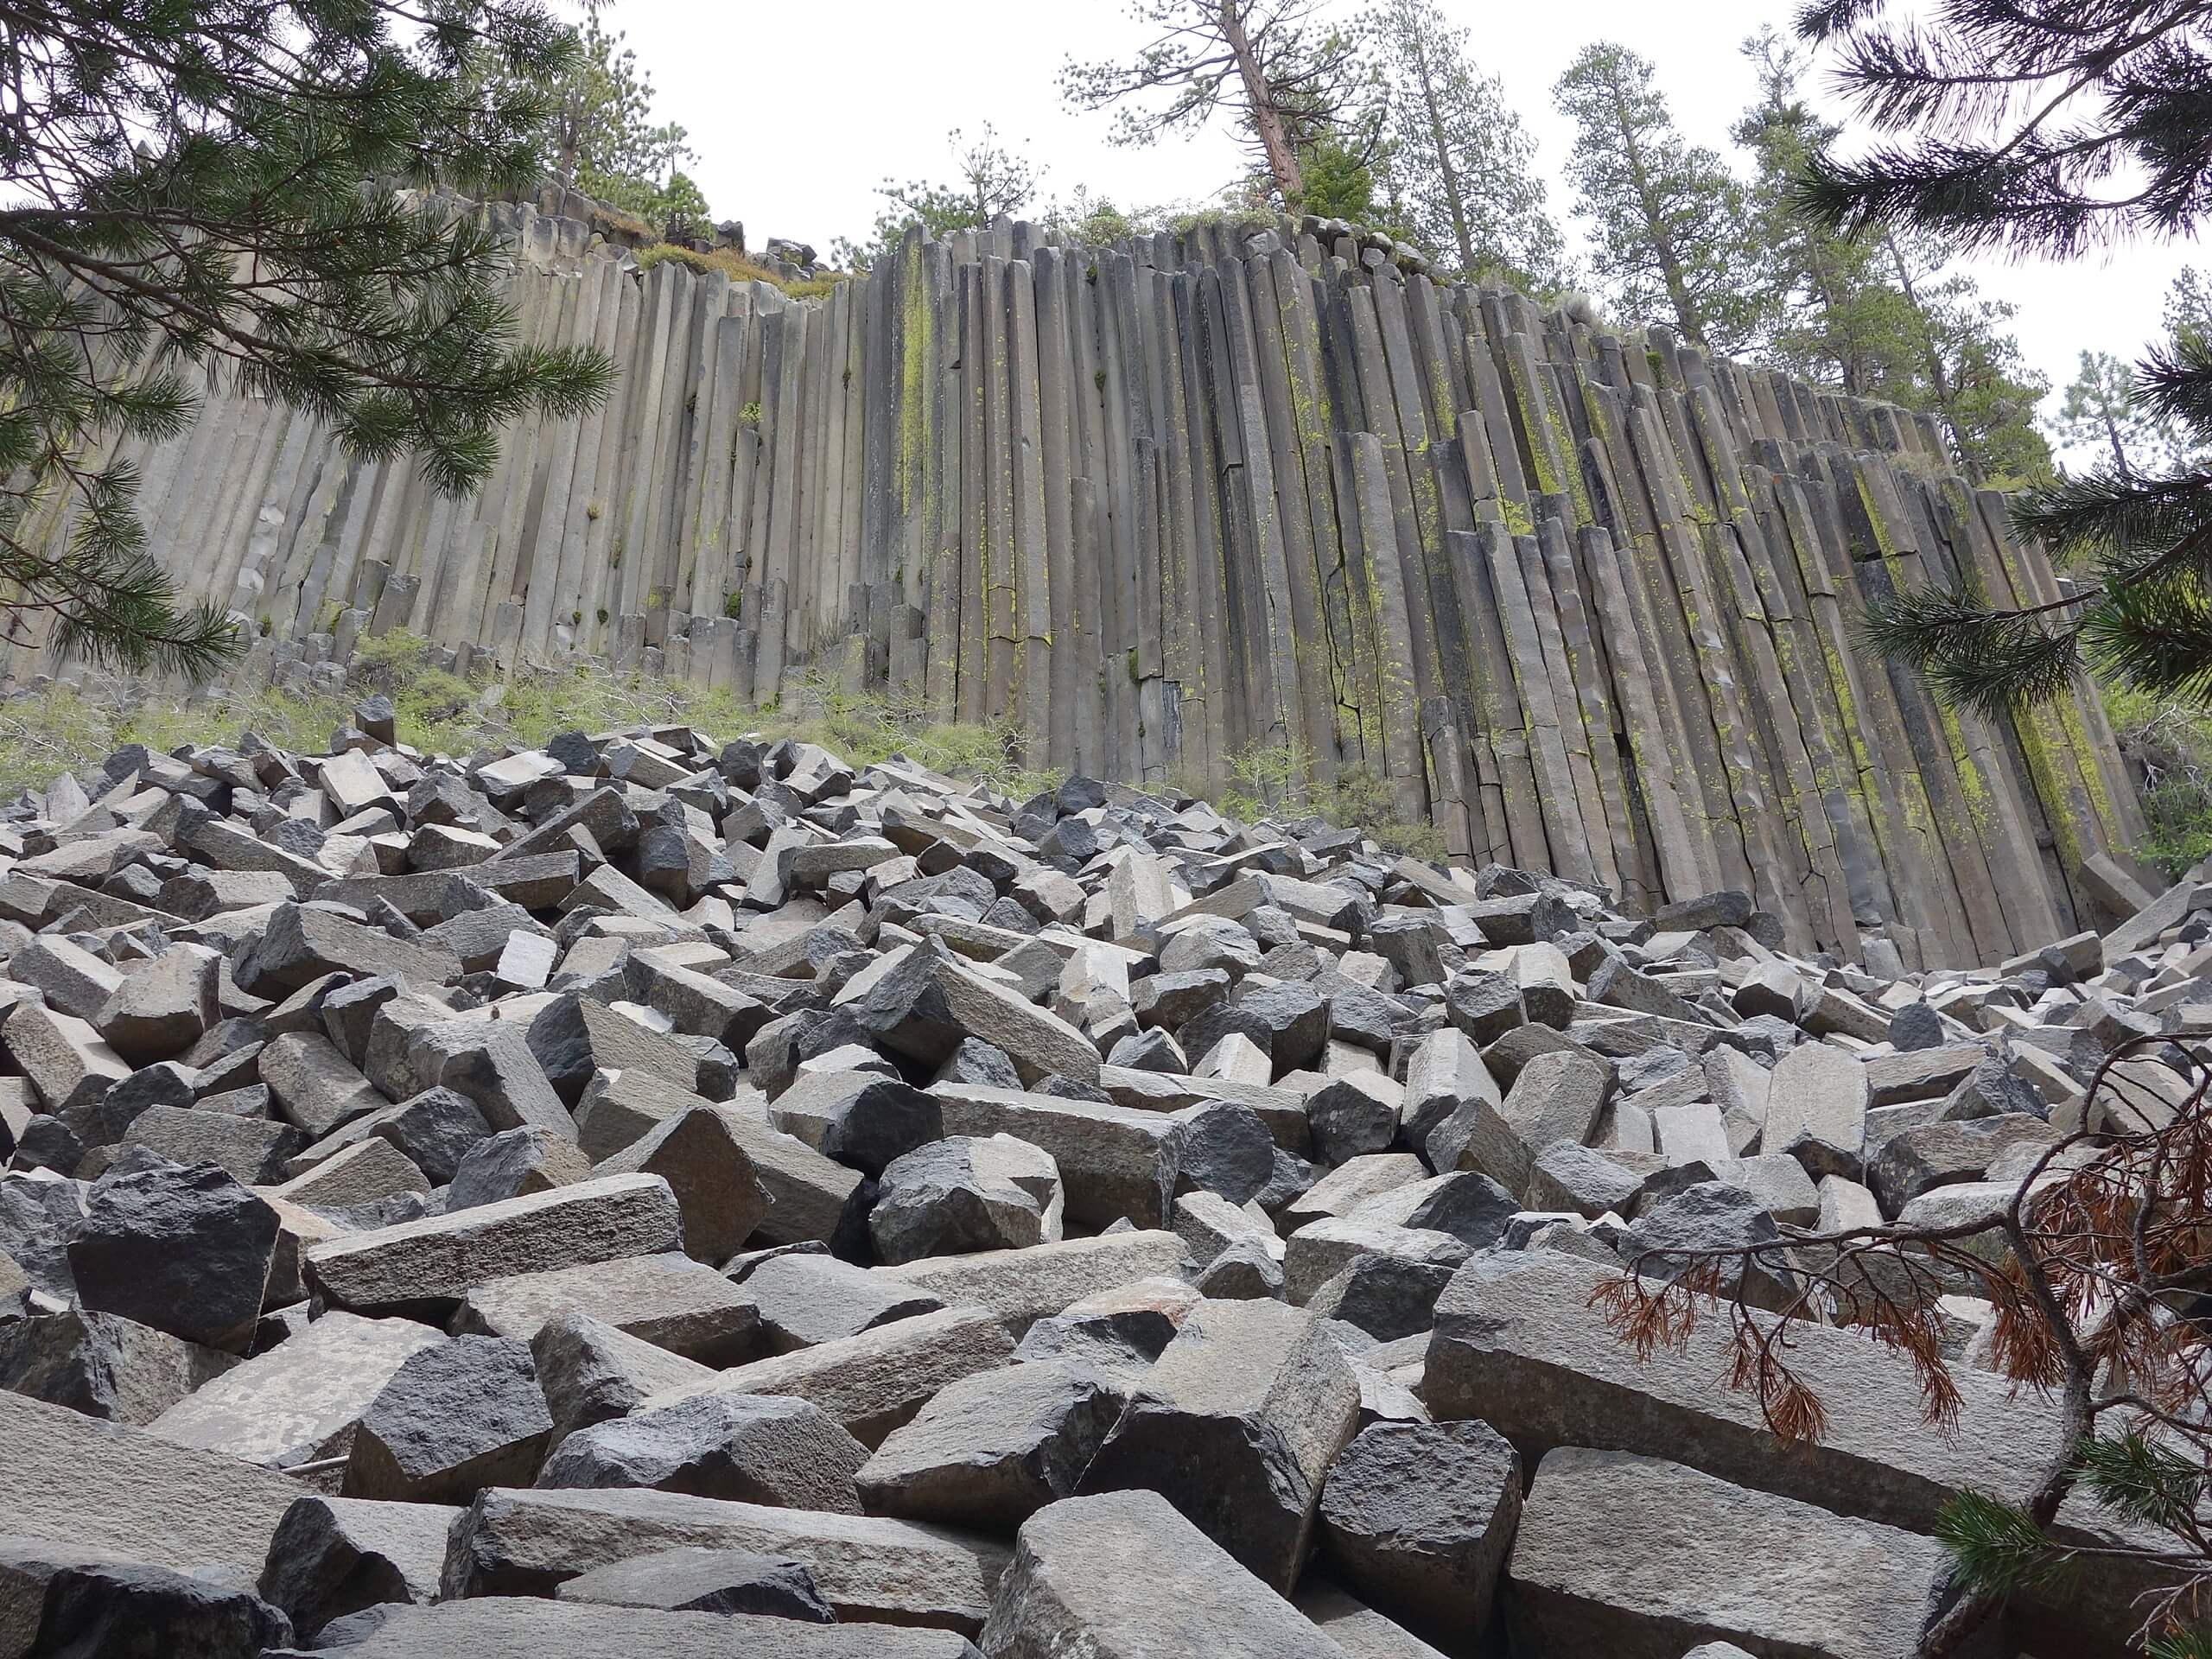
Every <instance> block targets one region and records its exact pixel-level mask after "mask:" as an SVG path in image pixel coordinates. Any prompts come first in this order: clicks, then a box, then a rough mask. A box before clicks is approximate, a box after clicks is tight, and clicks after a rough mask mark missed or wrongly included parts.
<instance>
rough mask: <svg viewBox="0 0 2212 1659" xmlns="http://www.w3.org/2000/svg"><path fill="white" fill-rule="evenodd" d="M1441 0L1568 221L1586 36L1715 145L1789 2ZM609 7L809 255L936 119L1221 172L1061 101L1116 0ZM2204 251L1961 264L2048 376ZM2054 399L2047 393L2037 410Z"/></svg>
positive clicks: (1053, 167)
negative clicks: (1633, 66) (2012, 312)
mask: <svg viewBox="0 0 2212 1659" xmlns="http://www.w3.org/2000/svg"><path fill="white" fill-rule="evenodd" d="M1441 4H1442V6H1443V9H1444V10H1445V11H1446V14H1447V15H1449V16H1451V17H1452V20H1453V21H1454V22H1457V23H1461V24H1464V25H1465V26H1467V27H1469V28H1471V29H1473V31H1474V42H1473V43H1474V50H1475V54H1476V57H1477V59H1478V61H1479V62H1480V64H1481V65H1482V67H1484V69H1486V70H1489V71H1491V72H1492V73H1497V74H1498V75H1500V76H1501V77H1503V79H1504V82H1505V87H1506V92H1507V95H1508V97H1509V98H1510V99H1511V100H1512V102H1513V103H1514V104H1515V105H1516V107H1517V108H1518V109H1519V111H1521V114H1522V118H1523V119H1524V120H1525V121H1527V123H1528V124H1529V127H1530V129H1531V130H1533V131H1534V132H1535V135H1536V137H1537V139H1538V142H1539V144H1540V146H1541V149H1540V155H1539V162H1540V165H1541V168H1542V169H1543V171H1544V174H1545V176H1546V179H1547V181H1548V182H1549V183H1550V185H1551V188H1552V195H1553V201H1554V208H1555V210H1556V212H1557V213H1558V215H1559V217H1560V222H1561V223H1562V224H1563V225H1567V226H1569V227H1570V230H1572V227H1573V213H1572V211H1571V207H1572V199H1571V196H1570V194H1569V193H1568V192H1567V188H1566V187H1565V186H1564V185H1563V184H1562V183H1561V182H1560V175H1559V168H1560V162H1561V160H1562V159H1563V158H1564V156H1565V155H1566V153H1567V144H1568V142H1569V139H1570V137H1571V133H1570V130H1569V128H1568V125H1567V123H1566V122H1565V121H1564V120H1563V119H1562V118H1560V116H1559V115H1558V113H1557V112H1556V111H1554V109H1553V107H1552V104H1551V87H1552V84H1553V82H1554V81H1555V80H1556V79H1558V78H1559V76H1560V73H1561V72H1562V71H1563V70H1564V69H1565V68H1566V67H1567V64H1568V62H1569V61H1570V60H1572V59H1573V56H1574V54H1575V53H1576V52H1577V51H1579V50H1580V48H1581V47H1582V46H1583V45H1584V44H1585V43H1586V41H1592V40H1598V39H1612V40H1617V41H1622V42H1624V44H1626V45H1628V46H1630V47H1633V48H1635V49H1636V50H1637V51H1638V52H1640V53H1642V54H1643V55H1644V56H1646V57H1648V58H1649V59H1650V60H1652V61H1653V62H1654V63H1656V65H1657V66H1658V70H1659V82H1660V86H1662V88H1663V90H1664V91H1665V92H1666V93H1667V95H1668V97H1669V100H1670V101H1671V102H1672V104H1673V105H1674V109H1675V118H1676V119H1677V120H1678V121H1679V122H1680V124H1681V126H1682V127H1683V128H1684V129H1685V130H1687V131H1688V133H1689V134H1690V135H1691V136H1692V137H1694V138H1695V139H1696V140H1698V141H1699V142H1700V143H1707V144H1711V145H1713V147H1714V148H1716V149H1721V150H1723V151H1724V152H1728V151H1729V150H1730V148H1731V147H1730V146H1729V144H1728V134H1727V130H1728V126H1729V124H1730V123H1731V122H1732V121H1733V120H1734V119H1735V118H1736V117H1737V116H1738V113H1740V111H1742V109H1743V107H1744V105H1745V104H1747V103H1748V102H1749V101H1750V100H1751V96H1752V94H1753V92H1754V87H1753V81H1752V75H1751V69H1750V66H1749V65H1748V64H1747V63H1746V62H1745V60H1744V59H1743V58H1742V57H1741V56H1740V55H1739V54H1738V51H1737V45H1738V42H1739V41H1741V40H1742V39H1743V38H1744V37H1745V35H1748V34H1751V32H1753V31H1754V30H1755V29H1758V27H1759V26H1760V25H1761V24H1762V23H1767V22H1772V23H1774V24H1776V25H1777V27H1782V28H1785V29H1786V28H1787V27H1788V23H1789V13H1790V11H1791V10H1792V9H1793V0H1698V3H1691V4H1684V3H1681V0H1580V3H1575V4H1568V5H1562V6H1556V7H1554V6H1531V5H1529V4H1528V3H1526V0H1516V3H1511V4H1503V5H1501V4H1497V3H1483V0H1441ZM612 21H613V24H614V26H616V27H619V28H621V29H625V30H626V31H627V33H628V35H629V41H630V44H631V45H632V47H634V48H636V50H637V53H638V57H639V62H640V64H641V65H642V66H643V67H645V69H647V70H648V71H649V72H650V73H652V77H653V81H654V85H655V88H656V91H657V93H658V98H657V101H656V105H655V112H656V114H657V116H658V118H659V119H662V120H675V121H680V122H682V123H683V124H684V125H685V126H687V127H689V128H690V130H691V134H692V143H693V145H694V147H695V148H696V149H697V150H698V151H699V153H700V156H701V158H702V159H701V162H700V164H699V166H698V168H697V169H696V172H697V176H698V181H699V183H700V186H701V188H702V189H704V191H705V192H706V194H707V199H708V200H709V201H710V202H711V203H712V204H713V206H714V208H715V213H716V214H717V215H718V216H720V217H723V218H731V217H734V218H737V219H743V220H744V221H745V226H746V230H747V237H748V239H749V240H751V241H752V243H753V245H755V246H758V245H759V244H760V240H761V239H762V238H765V237H766V236H770V235H775V236H788V237H791V238H795V239H798V240H801V241H806V242H811V243H813V244H815V245H817V247H821V248H824V249H826V248H827V247H828V246H829V243H830V241H831V240H832V239H833V238H836V237H837V236H840V235H850V236H857V235H859V234H860V233H861V232H863V231H865V230H866V229H867V228H868V226H869V225H870V224H871V223H872V222H873V220H874V216H875V213H876V212H877V211H878V209H879V208H880V205H881V204H880V200H879V199H878V197H877V196H876V194H875V187H876V186H877V185H878V184H880V182H881V181H882V180H883V178H884V176H885V175H887V174H888V175H896V176H897V177H899V179H901V180H904V179H908V178H931V179H941V178H945V177H948V176H949V175H950V171H951V158H950V151H949V150H948V149H947V146H946V144H945V141H944V134H945V130H946V129H947V128H948V127H952V126H960V127H963V128H966V129H968V130H970V131H972V130H974V129H976V127H979V126H980V125H981V124H982V123H984V122H986V121H988V122H990V123H991V124H993V125H995V127H996V128H997V130H998V132H999V134H1000V135H1001V137H1003V138H1007V139H1013V140H1021V141H1026V142H1027V147H1028V150H1029V153H1030V155H1031V156H1032V158H1033V160H1034V161H1035V162H1038V163H1039V164H1040V165H1041V166H1043V167H1045V168H1046V169H1047V173H1046V181H1045V183H1046V189H1047V191H1048V192H1050V193H1052V194H1066V193H1067V192H1069V191H1070V190H1071V189H1072V188H1074V187H1075V186H1077V185H1088V186H1089V187H1090V189H1091V190H1092V191H1093V193H1094V194H1103V195H1105V196H1108V197H1110V198H1112V199H1113V200H1116V201H1117V202H1121V203H1122V204H1125V205H1126V204H1129V203H1139V204H1152V203H1158V202H1168V201H1184V200H1198V199H1203V198H1205V197H1209V196H1211V194H1213V193H1214V192H1215V191H1216V190H1217V189H1218V188H1220V187H1221V186H1222V185H1223V184H1224V183H1225V182H1227V181H1228V180H1229V179H1230V177H1231V176H1233V175H1235V174H1236V172H1237V171H1238V170H1239V167H1240V162H1239V161H1238V158H1237V153H1236V146H1235V143H1234V141H1233V140H1232V138H1231V137H1230V135H1229V133H1228V132H1227V131H1226V130H1220V131H1215V132H1210V133H1207V134H1205V136H1203V137H1199V138H1197V139H1195V140H1192V141H1190V142H1187V143H1163V144H1160V145H1157V146H1154V147H1153V148H1151V149H1116V148H1115V147H1114V146H1112V145H1110V144H1109V143H1107V142H1106V139H1107V132H1108V128H1109V120H1110V118H1109V117H1107V116H1105V115H1103V114H1102V115H1083V114H1077V113H1075V112H1072V111H1069V110H1068V109H1067V108H1066V107H1065V105H1063V103H1062V102H1061V99H1060V96H1059V91H1058V85H1057V76H1058V69H1059V67H1060V64H1061V62H1062V60H1064V59H1065V58H1066V57H1067V56H1068V55H1069V54H1071V53H1072V54H1076V55H1077V56H1080V57H1086V58H1088V57H1099V56H1107V55H1111V54H1116V53H1117V52H1120V51H1122V50H1124V49H1126V48H1130V47H1133V46H1135V45H1137V44H1140V43H1141V41H1143V40H1144V39H1146V38H1147V35H1146V34H1145V33H1144V31H1143V30H1142V29H1141V27H1140V26H1139V25H1137V24H1135V23H1133V22H1130V21H1129V19H1128V16H1127V15H1126V13H1125V12H1124V10H1123V7H1122V4H1121V3H1120V0H936V3H929V0H836V3H834V4H806V3H803V0H802V3H791V0H785V3H781V4H776V5H747V4H731V3H727V0H725V3H719V4H715V5H714V6H711V7H709V6H702V5H700V4H698V3H696V0H617V3H616V4H615V6H614V8H613V16H612ZM2205 257H2207V256H2206V255H2204V254H2203V253H2202V252H2200V251H2198V250H2197V249H2196V248H2195V247H2194V246H2193V245H2178V246H2143V247H2139V248H2135V249H2132V250H2129V251H2124V252H2121V253H2120V254H2118V255H2116V256H2114V257H2112V258H2110V259H2107V260H2094V261H2089V262H2084V263H2080V264H2071V265H2056V264H2044V263H2036V264H1977V265H1976V266H1974V267H1973V269H1974V274H1975V276H1976V277H1979V278H1980V281H1981V283H1982V286H1983V288H1984V289H1985V291H1986V292H1988V293H1989V294H1991V295H1993V296H2000V297H2002V298H2005V299H2008V300H2011V301H2012V302H2014V303H2015V304H2016V305H2018V308H2019V311H2018V317H2017V318H2016V319H2015V321H2016V326H2017V330H2018V336H2019V340H2020V343H2021V346H2022V348H2023V350H2024V353H2025V356H2026V358H2027V360H2028V362H2029V363H2030V365H2032V366H2033V367H2035V368H2037V369H2038V370H2040V371H2041V372H2043V373H2044V374H2045V375H2046V376H2048V377H2049V378H2050V380H2051V382H2052V385H2053V386H2054V387H2063V385H2065V384H2066V383H2067V382H2068V381H2069V380H2070V379H2071V378H2073V376H2074V373H2075V364H2076V359H2077V357H2078V355H2079V353H2081V352H2082V351H2083V350H2084V349H2085V348H2086V349H2088V350H2094V351H2108V352H2112V353H2116V354H2118V355H2120V356H2122V357H2126V358H2132V357H2133V355H2134V354H2135V353H2137V352H2138V351H2139V348H2140V347H2141V346H2142V345H2143V344H2144V342H2145V340H2146V339H2148V338H2149V336H2150V335H2151V334H2152V333H2153V332H2154V331H2155V330H2156V328H2157V327H2158V309H2159V303H2160V301H2161V299H2162V297H2163V296H2164V291H2165V288H2166V284H2167V283H2168V282H2169V281H2170V280H2171V277H2172V276H2173V273H2174V272H2175V271H2176V270H2177V269H2178V268H2179V267H2180V266H2182V265H2183V264H2187V263H2189V262H2190V261H2191V260H2193V259H2195V260H2202V259H2203V258H2205ZM2055 403H2056V394H2055V393H2054V396H2053V397H2052V399H2051V400H2050V402H2049V403H2047V404H2046V408H2050V407H2051V406H2053V405H2054V404H2055Z"/></svg>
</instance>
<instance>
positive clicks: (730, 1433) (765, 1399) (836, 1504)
mask: <svg viewBox="0 0 2212 1659" xmlns="http://www.w3.org/2000/svg"><path fill="white" fill-rule="evenodd" d="M867 1459H868V1449H867V1448H866V1447H865V1446H862V1445H861V1443H860V1442H859V1441H858V1440H855V1439H854V1438H853V1437H852V1436H851V1435H849V1434H848V1433H845V1431H844V1430H843V1429H842V1428H841V1427H838V1426H837V1424H836V1421H833V1420H832V1419H831V1418H830V1417H829V1416H828V1415H827V1414H825V1413H824V1412H823V1410H822V1409H821V1408H820V1407H818V1406H815V1405H812V1404H810V1403H809V1402H806V1401H804V1400H798V1399H793V1398H791V1397H789V1396H786V1395H766V1394H734V1393H731V1392H730V1391H728V1389H721V1388H720V1387H718V1386H716V1387H714V1388H712V1389H709V1391H707V1392H702V1393H698V1394H694V1395H690V1396H689V1397H688V1398H684V1399H679V1400H677V1401H674V1402H671V1403H670V1404H668V1405H664V1406H658V1407H648V1408H643V1409H640V1410H638V1411H636V1412H634V1413H632V1414H629V1415H626V1416H623V1417H620V1418H616V1419H613V1420H612V1421H603V1422H601V1423H598V1424H596V1425H591V1426H587V1427H582V1428H580V1429H578V1430H576V1431H575V1433H572V1434H570V1435H569V1437H568V1438H567V1439H565V1440H563V1441H562V1442H561V1443H560V1444H559V1445H558V1446H556V1447H555V1448H554V1449H553V1453H552V1455H551V1456H550V1458H548V1459H546V1460H545V1466H544V1468H543V1470H542V1471H539V1474H538V1477H537V1484H538V1485H539V1486H541V1487H546V1488H553V1487H610V1486H650V1487H652V1488H653V1489H654V1490H655V1491H664V1492H688V1493H690V1495H691V1496H692V1497H719V1498H727V1499H729V1500H731V1501H733V1502H735V1503H771V1504H776V1505H779V1506H780V1507H782V1508H785V1509H794V1510H829V1511H835V1512H837V1513H840V1514H846V1515H858V1514H860V1513H861V1501H860V1498H859V1496H858V1495H857V1493H856V1492H855V1488H854V1474H855V1471H857V1470H858V1469H859V1468H860V1467H861V1465H862V1464H863V1463H865V1462H866V1461H867Z"/></svg>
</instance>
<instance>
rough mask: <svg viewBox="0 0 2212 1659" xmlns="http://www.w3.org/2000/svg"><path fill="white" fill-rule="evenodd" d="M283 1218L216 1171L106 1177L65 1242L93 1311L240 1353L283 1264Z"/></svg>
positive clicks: (172, 1169)
mask: <svg viewBox="0 0 2212 1659" xmlns="http://www.w3.org/2000/svg"><path fill="white" fill-rule="evenodd" d="M278 1230H279V1224H278V1222H277V1212H276V1211H274V1210H272V1209H270V1207H269V1206H268V1205H266V1204H264V1203H263V1202H262V1201H261V1200H260V1199H259V1198H256V1197H255V1196H254V1195H253V1193H251V1192H249V1191H248V1190H247V1189H246V1188H245V1186H243V1185H240V1184H239V1183H238V1180H236V1179H234V1178H233V1177H232V1176H231V1175H229V1174H227V1173H225V1172H224V1171H223V1170H220V1169H219V1168H217V1167H216V1166H214V1165H213V1164H194V1165H192V1166H189V1167H179V1166H175V1165H167V1166H162V1167H161V1168H157V1169H149V1170H143V1171H141V1172H139V1173H135V1174H122V1175H108V1176H105V1177H103V1178H102V1179H99V1180H98V1181H95V1182H93V1183H92V1188H91V1190H90V1192H87V1194H86V1205H85V1217H84V1219H83V1221H82V1222H80V1223H79V1224H78V1227H77V1230H76V1234H75V1236H73V1238H71V1239H70V1241H69V1244H68V1260H69V1272H70V1274H71V1276H72V1278H73V1280H74V1281H75V1282H76V1287H77V1294H78V1297H79V1300H80V1301H81V1302H82V1304H83V1305H84V1306H86V1308H89V1309H92V1310H95V1311H98V1312H102V1313H120V1314H122V1315H123V1316H124V1318H125V1319H136V1320H137V1322H138V1323H139V1324H141V1325H152V1326H153V1327H154V1328H155V1329H156V1330H157V1331H166V1332H168V1333H169V1334H170V1335H171V1336H175V1337H181V1338H183V1339H184V1340H185V1341H187V1342H193V1343H198V1344H201V1345H202V1346H205V1347H208V1348H219V1349H221V1350H222V1351H225V1352H226V1353H233V1354H242V1353H244V1352H245V1351H246V1350H247V1348H248V1347H249V1346H250V1345H251V1343H252V1341H253V1332H254V1326H255V1325H256V1324H257V1322H258V1320H259V1319H260V1317H261V1301H262V1292H263V1289H264V1287H265V1286H266V1285H267V1284H268V1282H269V1274H270V1264H271V1263H272V1262H274V1260H275V1259H276V1255H277V1233H278Z"/></svg>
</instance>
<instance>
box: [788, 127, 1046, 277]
mask: <svg viewBox="0 0 2212 1659" xmlns="http://www.w3.org/2000/svg"><path fill="white" fill-rule="evenodd" d="M944 142H945V143H946V145H947V146H948V147H949V148H950V149H951V151H952V159H953V168H954V171H955V172H956V173H957V175H958V176H957V178H955V179H952V180H950V181H948V182H945V183H941V184H940V183H932V182H931V181H929V180H927V179H909V180H908V181H906V183H904V184H899V183H897V182H896V181H893V180H890V179H886V180H884V181H883V182H882V183H881V184H880V185H879V186H877V187H876V194H878V195H880V196H881V197H882V198H883V199H884V202H885V204H886V205H885V207H884V210H883V212H882V213H879V214H878V215H876V220H875V229H874V232H871V233H870V235H869V237H868V240H867V241H866V242H865V243H854V242H850V241H846V240H842V239H841V240H840V241H838V242H837V243H836V245H834V246H833V247H832V248H831V250H830V253H831V257H833V258H835V259H836V261H837V262H838V263H839V264H845V265H851V266H856V267H859V268H860V269H862V270H866V269H868V268H869V267H871V266H873V265H874V264H875V262H876V261H877V260H878V259H880V258H882V257H885V256H887V255H888V254H889V253H891V252H892V251H894V250H895V249H896V248H897V247H898V245H899V238H900V237H901V236H904V235H905V234H906V227H907V226H909V225H919V226H921V227H922V231H923V233H924V234H925V235H926V236H928V237H929V238H931V240H932V241H938V242H941V241H943V240H944V238H946V237H948V236H950V235H951V234H952V233H953V232H955V231H968V230H982V229H983V228H984V227H985V226H988V225H989V224H990V223H991V221H992V220H993V219H996V218H998V217H999V215H1000V214H1001V213H1020V211H1021V210H1022V209H1023V208H1024V207H1027V206H1028V205H1029V204H1030V202H1031V201H1032V200H1034V199H1035V197H1036V194H1037V187H1038V185H1039V182H1040V181H1041V180H1042V179H1043V176H1044V169H1042V168H1039V167H1037V166H1035V165H1033V163H1032V162H1030V160H1029V157H1028V156H1027V153H1026V152H1025V151H1024V150H1022V149H1020V148H1017V147H1015V146H1012V145H1009V144H1007V143H1006V142H1005V141H1004V140H1003V139H1001V137H999V136H998V131H997V130H996V129H995V128H994V127H993V126H992V125H991V124H990V123H989V122H988V121H986V122H984V123H983V125H982V130H981V131H979V132H978V133H976V136H975V137H972V138H971V137H968V136H967V135H966V134H965V133H963V132H962V131H961V130H960V129H959V128H958V127H955V128H953V129H952V130H950V132H948V133H946V134H945V135H944Z"/></svg>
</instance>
